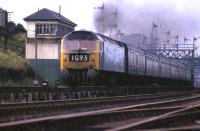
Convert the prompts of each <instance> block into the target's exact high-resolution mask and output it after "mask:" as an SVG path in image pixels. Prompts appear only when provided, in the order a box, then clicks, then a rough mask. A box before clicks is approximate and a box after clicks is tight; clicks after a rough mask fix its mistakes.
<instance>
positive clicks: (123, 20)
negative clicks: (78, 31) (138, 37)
mask: <svg viewBox="0 0 200 131" xmlns="http://www.w3.org/2000/svg"><path fill="white" fill-rule="evenodd" d="M195 1H196V0H190V1H187V0H137V1H136V0H109V1H108V0H107V1H106V2H104V3H103V7H102V8H101V9H98V10H97V11H96V13H95V17H94V23H95V27H96V30H97V31H98V32H100V33H107V34H109V33H110V32H113V31H117V30H120V31H121V32H123V33H125V34H131V33H141V34H145V35H147V36H149V35H150V32H151V28H152V23H153V22H155V23H156V24H157V25H158V34H159V35H160V37H163V36H164V35H165V34H166V33H164V32H166V31H168V30H169V31H170V34H171V37H173V36H176V35H177V34H178V35H179V38H181V37H182V39H183V37H184V36H186V37H187V36H188V37H190V38H191V37H193V36H195V35H196V34H195V33H197V32H198V31H200V30H199V27H200V26H199V25H200V16H197V15H195V14H198V12H196V11H197V10H196V7H195ZM189 2H190V3H189ZM188 4H189V5H188ZM193 7H195V8H193ZM191 8H193V9H191ZM115 16H117V17H115ZM191 39H192V38H191ZM182 41H183V40H182Z"/></svg>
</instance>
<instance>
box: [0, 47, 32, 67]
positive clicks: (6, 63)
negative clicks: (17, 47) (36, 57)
mask: <svg viewBox="0 0 200 131" xmlns="http://www.w3.org/2000/svg"><path fill="white" fill-rule="evenodd" d="M0 68H7V69H9V68H10V69H26V68H28V64H27V61H26V59H25V58H22V57H21V56H18V55H17V54H16V53H14V52H12V51H11V50H8V51H7V53H4V52H3V50H2V49H0Z"/></svg>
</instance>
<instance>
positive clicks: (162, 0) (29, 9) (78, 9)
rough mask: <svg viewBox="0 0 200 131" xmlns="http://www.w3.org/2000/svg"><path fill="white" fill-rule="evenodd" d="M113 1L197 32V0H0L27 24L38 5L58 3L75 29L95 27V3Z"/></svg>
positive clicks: (199, 8) (53, 7)
mask: <svg viewBox="0 0 200 131" xmlns="http://www.w3.org/2000/svg"><path fill="white" fill-rule="evenodd" d="M112 1H113V3H115V5H116V3H117V6H118V8H120V6H123V8H124V10H126V6H127V9H128V8H129V12H128V11H127V13H128V17H132V14H134V12H137V11H138V12H139V13H141V15H142V16H143V17H147V16H148V15H152V16H150V17H154V18H152V19H154V20H155V21H156V20H157V18H156V17H157V14H159V15H158V16H159V17H161V16H162V19H158V21H160V23H161V24H162V22H163V21H164V22H163V23H164V24H166V25H165V26H169V27H171V28H172V26H173V25H175V26H174V27H176V26H179V25H181V26H180V27H179V29H178V30H180V28H182V27H183V28H184V29H183V30H181V33H182V35H183V36H184V35H185V34H186V35H188V36H190V37H192V36H200V0H0V7H1V8H3V9H6V10H8V11H9V12H13V13H12V14H11V20H12V21H14V22H15V23H22V24H23V25H24V26H25V27H26V23H25V22H24V20H23V18H25V17H26V16H29V15H30V14H32V13H34V12H36V11H37V10H38V8H39V9H42V8H48V9H50V10H53V11H56V12H58V11H59V5H61V6H62V10H61V14H62V15H63V16H65V17H67V18H68V19H70V20H71V21H73V22H75V23H76V24H77V25H78V26H77V27H76V30H77V29H87V30H94V31H95V26H94V13H95V9H94V7H96V6H101V5H102V3H103V2H104V3H108V2H112ZM130 8H132V9H130ZM130 11H132V12H130ZM133 11H134V12H133ZM157 12H158V13H157ZM125 13H126V12H125ZM144 14H146V15H144ZM135 15H136V13H135ZM165 16H166V17H169V18H170V16H172V17H171V20H172V21H171V20H170V19H164V18H165ZM176 18H178V19H176ZM136 19H137V18H136ZM132 20H133V19H132ZM128 22H129V21H127V23H128ZM131 22H132V24H138V23H137V22H136V23H134V21H131ZM166 22H167V23H166ZM175 22H176V23H175ZM160 23H159V24H160ZM125 24H126V23H125ZM135 26H137V25H135ZM139 27H140V26H139ZM144 27H145V26H144ZM121 28H122V27H121ZM124 28H125V27H124ZM128 28H129V27H128ZM141 28H142V27H141ZM190 29H191V31H190ZM143 30H144V29H143ZM172 30H174V33H175V34H176V33H177V32H178V31H177V32H176V28H175V29H172ZM188 30H189V31H188ZM134 33H135V32H134ZM138 33H140V32H138ZM179 33H180V32H179ZM184 33H185V34H184Z"/></svg>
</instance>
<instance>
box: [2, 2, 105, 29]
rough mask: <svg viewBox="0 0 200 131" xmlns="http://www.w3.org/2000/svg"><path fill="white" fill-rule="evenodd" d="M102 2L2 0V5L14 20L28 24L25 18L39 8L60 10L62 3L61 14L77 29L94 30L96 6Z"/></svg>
mask: <svg viewBox="0 0 200 131" xmlns="http://www.w3.org/2000/svg"><path fill="white" fill-rule="evenodd" d="M102 3H103V2H102V0H0V7H1V8H3V9H6V10H8V11H10V12H13V13H12V14H11V20H12V21H14V22H15V23H22V24H23V25H25V26H26V24H25V22H24V20H23V18H25V17H26V16H28V15H30V14H32V13H34V12H36V11H37V10H38V8H39V9H42V8H48V9H50V10H53V11H56V12H58V11H59V5H61V7H62V9H61V14H62V15H63V16H65V17H66V18H68V19H70V20H71V21H73V22H75V23H76V24H77V25H78V27H77V29H82V28H85V29H90V30H93V29H94V26H93V23H92V22H93V13H94V11H95V10H94V7H95V6H98V5H101V4H102Z"/></svg>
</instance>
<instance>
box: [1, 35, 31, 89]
mask: <svg viewBox="0 0 200 131" xmlns="http://www.w3.org/2000/svg"><path fill="white" fill-rule="evenodd" d="M25 40H26V34H25V33H17V34H15V35H12V36H10V37H9V38H8V45H7V52H4V38H2V37H0V78H1V79H0V87H8V86H14V87H16V86H29V85H31V84H32V81H31V80H30V76H29V78H28V76H27V77H26V76H25V77H23V78H21V77H20V76H23V75H20V74H21V73H20V74H19V75H18V74H17V73H14V76H13V73H12V72H17V71H22V73H23V72H26V71H27V70H30V66H29V64H28V62H27V60H26V59H25ZM24 74H25V75H27V74H26V73H24ZM5 75H6V79H5ZM9 75H10V76H9ZM16 78H17V79H16Z"/></svg>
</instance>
